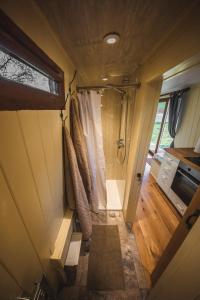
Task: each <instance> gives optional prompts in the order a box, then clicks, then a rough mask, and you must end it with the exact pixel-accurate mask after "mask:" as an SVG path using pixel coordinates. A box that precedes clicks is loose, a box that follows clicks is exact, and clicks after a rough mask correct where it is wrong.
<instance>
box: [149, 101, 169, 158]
mask: <svg viewBox="0 0 200 300" xmlns="http://www.w3.org/2000/svg"><path fill="white" fill-rule="evenodd" d="M160 102H165V109H164V112H163V116H162V121H161V126H160V130H159V134H158V138H157V142H156V147H155V150H154V151H152V150H150V149H149V153H150V154H151V155H152V156H153V155H154V154H156V153H157V152H158V148H159V144H160V140H161V137H162V132H163V128H164V124H165V119H166V114H167V110H168V106H169V97H167V98H163V99H160V100H159V102H158V103H160Z"/></svg>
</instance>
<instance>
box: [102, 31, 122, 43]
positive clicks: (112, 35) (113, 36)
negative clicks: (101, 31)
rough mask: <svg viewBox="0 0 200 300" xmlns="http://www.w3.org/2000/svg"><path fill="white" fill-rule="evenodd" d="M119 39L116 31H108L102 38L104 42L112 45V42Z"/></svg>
mask: <svg viewBox="0 0 200 300" xmlns="http://www.w3.org/2000/svg"><path fill="white" fill-rule="evenodd" d="M119 39H120V36H119V34H118V33H109V34H106V35H105V36H104V39H103V40H104V42H105V43H107V44H109V45H112V44H115V43H116V42H118V41H119Z"/></svg>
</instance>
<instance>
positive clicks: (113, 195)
mask: <svg viewBox="0 0 200 300" xmlns="http://www.w3.org/2000/svg"><path fill="white" fill-rule="evenodd" d="M124 190H125V180H113V179H112V180H106V191H107V207H106V210H122V206H123V201H124ZM100 209H105V208H100Z"/></svg>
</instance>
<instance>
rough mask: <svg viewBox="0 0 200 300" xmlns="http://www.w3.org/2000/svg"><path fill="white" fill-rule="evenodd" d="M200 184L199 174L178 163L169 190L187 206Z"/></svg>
mask: <svg viewBox="0 0 200 300" xmlns="http://www.w3.org/2000/svg"><path fill="white" fill-rule="evenodd" d="M199 184H200V172H199V171H197V170H195V169H193V168H191V167H190V166H188V165H186V164H185V163H183V162H180V163H179V166H178V168H177V171H176V174H175V176H174V179H173V182H172V185H171V189H172V190H173V192H174V193H175V194H176V195H177V196H178V197H179V198H180V199H181V200H182V201H183V202H184V203H185V205H186V206H188V205H189V204H190V202H191V200H192V198H193V196H194V194H195V193H196V190H197V189H198V187H199Z"/></svg>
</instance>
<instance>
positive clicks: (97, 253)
mask: <svg viewBox="0 0 200 300" xmlns="http://www.w3.org/2000/svg"><path fill="white" fill-rule="evenodd" d="M87 285H88V288H89V289H90V290H121V289H124V273H123V265H122V254H121V247H120V238H119V231H118V226H117V225H93V233H92V243H91V249H90V255H89V266H88V279H87Z"/></svg>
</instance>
